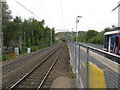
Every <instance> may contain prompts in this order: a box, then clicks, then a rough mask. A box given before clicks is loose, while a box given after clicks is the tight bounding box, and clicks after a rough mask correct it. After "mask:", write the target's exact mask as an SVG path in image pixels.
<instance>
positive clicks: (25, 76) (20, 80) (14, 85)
mask: <svg viewBox="0 0 120 90" xmlns="http://www.w3.org/2000/svg"><path fill="white" fill-rule="evenodd" d="M59 48H60V46H59V47H58V48H57V49H56V50H54V51H53V52H52V53H51V54H49V55H48V56H47V57H46V58H44V59H43V60H42V61H41V62H40V63H39V64H37V65H36V66H35V67H34V68H33V69H32V70H30V71H29V72H28V73H26V74H25V75H24V76H23V77H22V78H21V79H19V80H18V81H17V82H16V83H15V84H13V85H12V86H11V87H10V88H9V89H8V90H12V89H13V88H15V87H16V86H17V85H18V84H19V83H20V82H22V81H23V80H24V79H25V78H27V76H28V75H30V74H31V73H32V72H33V71H35V70H36V69H37V68H38V67H39V66H40V65H41V64H42V63H44V62H45V61H46V60H47V59H48V58H49V57H50V56H52V55H53V54H54V53H55V52H56V51H57V50H58V49H59Z"/></svg>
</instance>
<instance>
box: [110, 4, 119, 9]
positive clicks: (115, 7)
mask: <svg viewBox="0 0 120 90" xmlns="http://www.w3.org/2000/svg"><path fill="white" fill-rule="evenodd" d="M118 7H120V4H119V5H118V6H117V7H115V8H114V9H113V10H112V11H114V10H115V9H117V8H118Z"/></svg>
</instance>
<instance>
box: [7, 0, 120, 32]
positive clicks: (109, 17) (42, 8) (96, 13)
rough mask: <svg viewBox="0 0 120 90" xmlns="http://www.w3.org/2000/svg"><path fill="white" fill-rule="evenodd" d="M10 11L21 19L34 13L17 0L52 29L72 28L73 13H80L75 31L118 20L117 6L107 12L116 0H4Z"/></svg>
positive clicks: (95, 28)
mask: <svg viewBox="0 0 120 90" xmlns="http://www.w3.org/2000/svg"><path fill="white" fill-rule="evenodd" d="M6 1H7V3H8V5H9V9H10V10H11V11H12V15H13V16H14V17H15V16H16V15H17V16H20V17H22V19H24V18H25V19H28V18H29V17H35V16H34V15H32V14H31V13H30V12H28V11H27V10H25V9H24V8H23V7H21V6H20V5H19V4H17V3H16V1H18V2H19V3H21V4H22V5H23V6H25V7H26V8H27V9H29V10H30V11H32V12H33V13H34V14H35V15H37V16H38V17H39V18H37V17H35V18H36V19H37V20H42V19H44V20H45V23H46V25H47V26H49V27H51V28H52V27H55V29H56V30H60V29H63V30H64V29H68V30H69V31H71V30H72V28H74V31H75V30H76V29H75V27H76V16H82V18H80V19H79V20H80V22H79V23H78V31H87V30H88V29H94V30H97V31H102V30H103V29H104V28H106V27H111V26H112V25H117V24H118V9H116V10H115V11H113V12H111V10H112V9H113V8H115V7H116V6H117V5H118V2H119V1H120V0H16V1H15V0H6Z"/></svg>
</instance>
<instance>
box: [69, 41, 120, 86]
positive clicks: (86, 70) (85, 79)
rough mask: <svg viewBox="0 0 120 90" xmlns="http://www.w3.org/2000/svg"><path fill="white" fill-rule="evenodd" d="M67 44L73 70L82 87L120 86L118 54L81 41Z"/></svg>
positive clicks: (119, 57)
mask: <svg viewBox="0 0 120 90" xmlns="http://www.w3.org/2000/svg"><path fill="white" fill-rule="evenodd" d="M68 45H69V49H70V53H71V56H72V57H73V60H72V61H71V64H72V66H73V71H74V72H75V73H76V76H77V80H78V82H80V85H82V87H83V88H120V71H119V69H120V68H119V63H120V56H118V55H114V54H111V53H108V52H105V51H103V50H100V49H97V48H94V47H90V46H87V45H85V44H81V43H73V42H68ZM93 84H94V85H93Z"/></svg>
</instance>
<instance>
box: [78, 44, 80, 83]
mask: <svg viewBox="0 0 120 90" xmlns="http://www.w3.org/2000/svg"><path fill="white" fill-rule="evenodd" d="M78 79H79V82H80V45H79V47H78Z"/></svg>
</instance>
